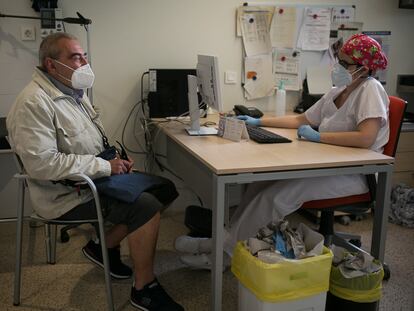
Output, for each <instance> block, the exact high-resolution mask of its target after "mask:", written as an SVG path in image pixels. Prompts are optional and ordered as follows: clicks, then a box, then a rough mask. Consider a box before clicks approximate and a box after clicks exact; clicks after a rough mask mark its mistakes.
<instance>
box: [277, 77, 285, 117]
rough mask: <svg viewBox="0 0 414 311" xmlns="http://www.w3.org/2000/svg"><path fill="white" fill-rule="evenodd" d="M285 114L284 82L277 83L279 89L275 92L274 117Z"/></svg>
mask: <svg viewBox="0 0 414 311" xmlns="http://www.w3.org/2000/svg"><path fill="white" fill-rule="evenodd" d="M285 113H286V90H285V86H284V82H283V81H282V80H281V81H280V82H279V87H278V88H277V91H276V109H275V116H278V117H279V116H284V115H285Z"/></svg>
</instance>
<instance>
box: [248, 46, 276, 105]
mask: <svg viewBox="0 0 414 311" xmlns="http://www.w3.org/2000/svg"><path fill="white" fill-rule="evenodd" d="M244 73H245V76H244V90H245V97H246V98H247V99H255V98H260V97H265V96H271V95H273V93H274V83H273V77H272V54H267V55H258V56H251V57H245V59H244Z"/></svg>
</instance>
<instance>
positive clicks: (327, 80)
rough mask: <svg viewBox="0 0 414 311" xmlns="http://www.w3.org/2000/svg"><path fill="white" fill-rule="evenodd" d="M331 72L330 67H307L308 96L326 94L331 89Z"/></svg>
mask: <svg viewBox="0 0 414 311" xmlns="http://www.w3.org/2000/svg"><path fill="white" fill-rule="evenodd" d="M331 71H332V69H331V67H330V66H327V65H317V66H308V67H307V71H306V76H307V79H308V89H309V94H315V95H320V94H326V93H328V92H329V91H330V90H331V89H332V80H331Z"/></svg>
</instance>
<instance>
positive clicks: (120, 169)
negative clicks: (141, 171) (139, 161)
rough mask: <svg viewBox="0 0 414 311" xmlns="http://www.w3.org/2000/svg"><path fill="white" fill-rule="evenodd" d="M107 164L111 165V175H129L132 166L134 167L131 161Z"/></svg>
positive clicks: (111, 161)
mask: <svg viewBox="0 0 414 311" xmlns="http://www.w3.org/2000/svg"><path fill="white" fill-rule="evenodd" d="M109 163H111V175H119V174H125V173H129V172H130V171H131V170H132V166H133V165H134V162H133V161H127V160H121V159H113V160H109Z"/></svg>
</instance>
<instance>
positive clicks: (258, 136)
mask: <svg viewBox="0 0 414 311" xmlns="http://www.w3.org/2000/svg"><path fill="white" fill-rule="evenodd" d="M246 127H247V132H248V133H249V137H250V139H252V140H254V141H255V142H257V143H260V144H274V143H276V144H277V143H291V142H292V141H291V140H290V139H288V138H286V137H283V136H280V135H277V134H275V133H273V132H270V131H267V130H265V129H262V128H261V127H257V126H252V125H247V124H246Z"/></svg>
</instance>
